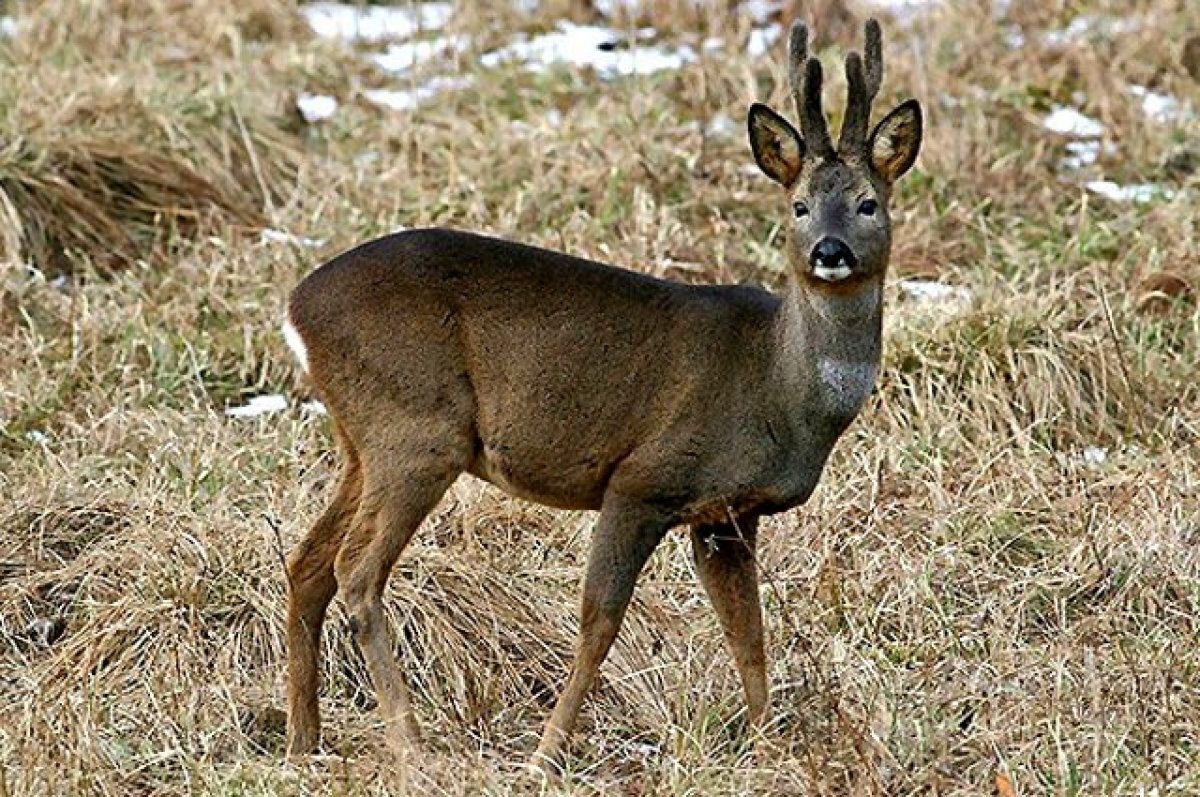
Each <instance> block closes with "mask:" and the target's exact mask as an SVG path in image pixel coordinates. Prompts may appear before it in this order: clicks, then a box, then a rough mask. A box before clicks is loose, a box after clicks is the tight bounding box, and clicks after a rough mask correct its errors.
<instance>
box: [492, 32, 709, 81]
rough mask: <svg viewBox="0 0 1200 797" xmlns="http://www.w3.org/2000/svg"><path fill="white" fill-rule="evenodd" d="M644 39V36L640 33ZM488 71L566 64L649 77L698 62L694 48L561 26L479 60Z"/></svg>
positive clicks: (606, 74) (605, 73)
mask: <svg viewBox="0 0 1200 797" xmlns="http://www.w3.org/2000/svg"><path fill="white" fill-rule="evenodd" d="M639 34H640V35H639V38H644V32H639ZM479 60H480V63H482V64H483V65H484V66H486V67H488V68H492V67H496V66H499V65H500V64H502V63H504V62H506V61H524V62H525V63H526V64H527V66H528V68H530V69H539V68H543V67H547V66H550V65H551V64H557V63H565V64H569V65H571V66H576V67H591V68H593V69H595V70H596V71H597V72H599V73H600V74H601V75H603V76H605V77H613V76H616V75H648V74H651V73H654V72H660V71H662V70H664V69H679V68H680V67H682V66H683V65H684V64H687V63H690V62H692V61H694V60H696V53H695V51H693V50H692V49H691V48H690V47H686V46H684V47H680V48H678V49H676V50H668V49H666V48H663V47H654V46H649V45H632V44H630V43H629V40H628V38H626V37H623V36H622V35H621V34H619V33H617V32H616V31H613V30H611V29H609V28H602V27H599V26H596V25H575V24H573V23H570V22H560V23H558V30H556V31H554V32H552V33H545V34H542V35H541V36H535V37H534V38H532V39H529V40H528V41H521V42H515V43H513V44H510V45H509V46H507V47H504V48H502V49H500V50H496V51H495V52H491V53H486V54H484V56H483V57H482V58H480V59H479Z"/></svg>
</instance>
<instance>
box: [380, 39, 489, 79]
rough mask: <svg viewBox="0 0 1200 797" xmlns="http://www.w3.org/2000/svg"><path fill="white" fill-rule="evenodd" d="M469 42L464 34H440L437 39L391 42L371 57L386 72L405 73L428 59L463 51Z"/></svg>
mask: <svg viewBox="0 0 1200 797" xmlns="http://www.w3.org/2000/svg"><path fill="white" fill-rule="evenodd" d="M468 46H469V42H468V41H467V39H466V37H464V36H440V37H438V38H436V39H427V40H421V41H413V42H404V43H403V44H389V45H388V46H387V49H386V50H384V51H383V52H382V53H373V54H372V55H371V56H370V58H371V60H372V61H373V62H374V63H375V65H376V66H378V67H379V68H380V69H382V70H383V71H385V72H391V73H392V74H403V73H405V72H408V71H409V70H411V69H413V68H414V67H416V66H419V65H421V64H423V63H425V62H426V61H430V60H433V59H434V58H440V57H445V56H449V55H452V54H454V53H461V52H463V51H464V50H466V49H467V47H468Z"/></svg>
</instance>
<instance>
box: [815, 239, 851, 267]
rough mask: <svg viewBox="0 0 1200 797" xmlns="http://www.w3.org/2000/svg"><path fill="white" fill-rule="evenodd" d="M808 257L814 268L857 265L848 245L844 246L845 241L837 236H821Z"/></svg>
mask: <svg viewBox="0 0 1200 797" xmlns="http://www.w3.org/2000/svg"><path fill="white" fill-rule="evenodd" d="M808 259H809V262H811V263H812V264H813V267H814V268H840V267H842V266H846V267H847V268H854V267H855V266H857V265H858V258H856V257H855V256H854V253H853V252H851V251H850V247H848V246H846V242H845V241H841V240H838V239H837V238H822V239H821V240H819V241H817V245H816V246H814V247H813V250H812V254H811V255H809V258H808Z"/></svg>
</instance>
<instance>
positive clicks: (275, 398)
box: [225, 393, 288, 418]
mask: <svg viewBox="0 0 1200 797" xmlns="http://www.w3.org/2000/svg"><path fill="white" fill-rule="evenodd" d="M287 408H288V400H287V396H284V395H281V394H279V393H272V394H270V395H266V396H254V397H253V398H251V399H250V400H249V401H248V402H246V403H245V404H243V405H242V406H240V407H226V408H225V414H226V415H228V416H230V417H231V418H256V417H258V416H259V415H270V414H272V413H276V412H283V411H284V410H286V409H287Z"/></svg>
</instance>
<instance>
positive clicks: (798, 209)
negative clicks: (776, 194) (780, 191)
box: [792, 202, 808, 219]
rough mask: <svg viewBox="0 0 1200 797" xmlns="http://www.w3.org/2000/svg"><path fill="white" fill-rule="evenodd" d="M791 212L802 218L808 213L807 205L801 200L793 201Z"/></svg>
mask: <svg viewBox="0 0 1200 797" xmlns="http://www.w3.org/2000/svg"><path fill="white" fill-rule="evenodd" d="M792 213H794V214H795V216H796V218H798V219H802V218H804V217H805V216H807V215H808V205H806V204H804V203H803V202H793V203H792Z"/></svg>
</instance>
